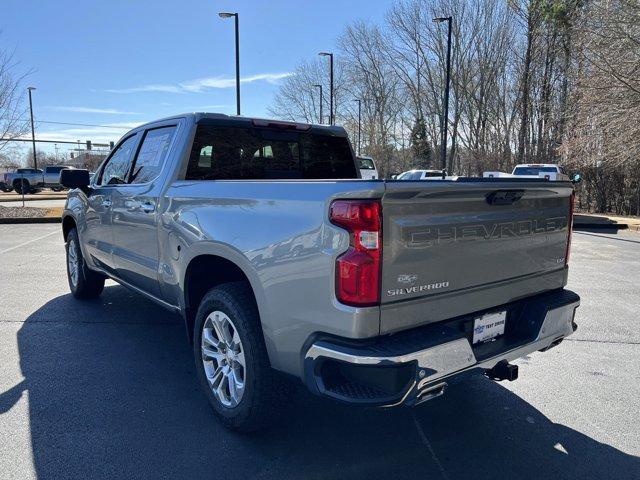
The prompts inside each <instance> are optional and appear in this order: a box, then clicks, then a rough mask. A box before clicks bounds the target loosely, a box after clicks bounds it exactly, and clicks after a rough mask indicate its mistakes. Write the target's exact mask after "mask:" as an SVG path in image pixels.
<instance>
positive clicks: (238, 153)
mask: <svg viewBox="0 0 640 480" xmlns="http://www.w3.org/2000/svg"><path fill="white" fill-rule="evenodd" d="M185 178H186V179H187V180H262V179H294V178H300V179H323V178H324V179H336V178H357V173H356V167H355V162H354V159H353V156H352V154H351V148H350V146H349V141H348V140H347V139H346V138H344V137H335V136H332V135H321V134H314V133H309V132H298V131H295V132H289V131H280V130H276V129H271V128H259V127H226V126H224V127H223V126H214V125H206V124H203V125H199V126H198V129H197V131H196V137H195V139H194V143H193V147H192V149H191V155H190V158H189V165H188V167H187V173H186V176H185Z"/></svg>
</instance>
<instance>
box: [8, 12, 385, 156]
mask: <svg viewBox="0 0 640 480" xmlns="http://www.w3.org/2000/svg"><path fill="white" fill-rule="evenodd" d="M391 3H392V1H391V0H369V1H366V0H346V1H345V0H342V1H335V0H322V1H310V0H307V1H303V0H298V1H291V0H263V1H259V0H235V1H231V0H208V1H204V0H181V1H168V0H144V1H143V0H137V1H136V0H129V1H125V0H117V1H116V0H109V1H106V0H76V1H70V0H40V1H38V0H2V4H3V6H2V12H1V15H0V48H3V49H5V50H9V51H13V52H14V59H15V60H16V61H18V62H19V65H18V69H19V70H20V71H23V72H27V71H28V72H30V73H29V75H28V77H27V79H26V80H25V83H24V85H23V87H24V88H25V98H26V95H27V93H26V86H34V87H36V90H35V91H33V104H34V116H35V118H36V120H38V121H47V122H68V123H82V124H97V125H110V126H114V128H101V127H91V126H73V125H59V124H53V123H40V122H39V123H37V125H36V138H42V139H58V140H72V141H75V140H81V141H83V142H84V141H85V140H87V139H90V140H93V141H94V142H107V141H109V140H113V141H116V140H118V138H120V137H121V136H122V135H123V134H124V133H125V132H126V129H127V128H131V127H134V126H136V125H138V124H140V123H144V122H146V121H151V120H155V119H158V118H161V117H165V116H168V115H173V114H176V113H183V112H188V111H209V112H221V113H228V114H235V49H234V25H233V19H221V18H219V17H218V15H217V14H218V12H223V11H227V12H238V13H239V17H240V22H239V23H240V76H241V79H242V82H241V89H242V92H241V99H242V114H243V115H247V116H259V117H265V116H269V114H268V110H267V108H268V106H269V105H270V104H271V102H272V99H273V96H274V94H275V92H276V90H277V88H278V84H279V83H280V82H282V81H283V79H284V78H286V76H287V75H290V74H291V72H292V71H293V70H294V69H295V67H296V65H297V64H298V63H299V62H300V61H301V60H303V59H309V58H313V57H315V56H316V55H317V53H318V52H319V51H323V50H324V51H327V50H328V51H331V50H332V49H335V45H336V39H337V38H338V36H339V35H340V33H341V31H342V30H343V28H344V26H345V25H347V24H348V23H350V22H352V21H354V20H357V19H362V20H365V21H371V22H380V21H382V19H383V18H384V13H385V11H386V10H387V9H388V7H389V6H390V5H391ZM59 147H61V148H62V146H61V145H60V146H59ZM38 148H40V147H38ZM45 148H46V147H43V149H45ZM51 148H53V147H49V149H51ZM65 148H68V147H65Z"/></svg>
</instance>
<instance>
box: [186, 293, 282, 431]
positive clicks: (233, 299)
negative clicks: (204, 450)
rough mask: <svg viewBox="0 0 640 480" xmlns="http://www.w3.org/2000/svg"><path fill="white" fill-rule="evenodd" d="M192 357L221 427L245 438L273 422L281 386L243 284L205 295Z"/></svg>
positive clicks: (199, 313) (250, 298) (280, 395)
mask: <svg viewBox="0 0 640 480" xmlns="http://www.w3.org/2000/svg"><path fill="white" fill-rule="evenodd" d="M203 337H204V339H203ZM221 338H222V341H221ZM225 339H226V340H225ZM193 351H194V355H195V361H196V371H197V374H198V378H199V380H200V384H201V386H202V388H203V390H204V392H205V395H206V396H207V399H208V400H209V403H210V404H211V407H212V408H213V411H214V413H215V415H216V417H218V420H219V421H220V423H222V424H223V425H224V426H225V427H226V428H229V429H231V430H236V431H240V432H250V431H255V430H258V429H261V428H264V427H266V426H267V425H268V424H269V423H270V422H271V421H273V419H274V417H275V415H274V414H275V413H276V411H277V410H278V409H279V407H281V406H282V404H283V399H284V397H285V395H286V390H285V389H286V384H285V383H284V379H282V378H280V376H279V375H278V374H277V372H275V370H273V369H272V368H271V365H270V364H269V357H268V355H267V349H266V346H265V343H264V337H263V336H262V327H261V324H260V316H259V314H258V307H257V306H256V303H255V300H254V298H253V294H252V292H251V289H250V287H249V285H248V284H247V283H246V282H232V283H225V284H222V285H219V286H217V287H215V288H212V289H211V290H209V292H207V294H206V295H205V296H204V298H203V299H202V301H201V302H200V306H199V308H198V313H197V315H196V321H195V331H194V350H193ZM233 392H235V393H236V395H235V397H236V398H235V399H234V398H233Z"/></svg>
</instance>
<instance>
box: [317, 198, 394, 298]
mask: <svg viewBox="0 0 640 480" xmlns="http://www.w3.org/2000/svg"><path fill="white" fill-rule="evenodd" d="M329 219H330V220H331V223H333V224H335V225H338V226H339V227H342V228H344V229H345V230H348V231H349V236H350V242H349V249H348V250H347V251H346V252H345V253H343V254H342V255H340V256H339V257H338V258H337V259H336V296H337V297H338V300H339V301H340V302H342V303H344V304H347V305H352V306H356V307H367V306H372V305H378V304H379V303H380V262H381V259H382V236H381V232H382V206H381V205H380V202H379V201H377V200H336V201H334V202H333V203H332V204H331V208H330V211H329Z"/></svg>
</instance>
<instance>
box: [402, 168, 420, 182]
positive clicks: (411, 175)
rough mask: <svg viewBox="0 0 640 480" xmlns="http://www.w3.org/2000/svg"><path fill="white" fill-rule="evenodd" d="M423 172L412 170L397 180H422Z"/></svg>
mask: <svg viewBox="0 0 640 480" xmlns="http://www.w3.org/2000/svg"><path fill="white" fill-rule="evenodd" d="M420 177H422V172H421V171H420V170H410V171H408V172H404V173H401V174H400V175H398V176H397V177H396V178H397V179H398V180H420Z"/></svg>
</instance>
